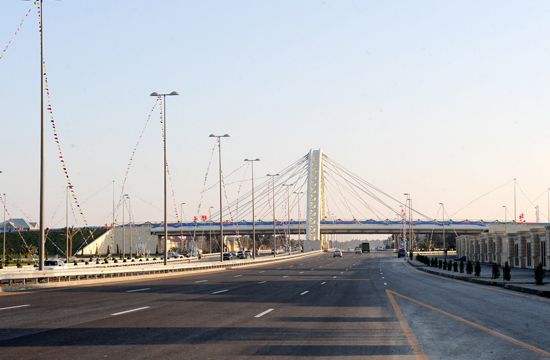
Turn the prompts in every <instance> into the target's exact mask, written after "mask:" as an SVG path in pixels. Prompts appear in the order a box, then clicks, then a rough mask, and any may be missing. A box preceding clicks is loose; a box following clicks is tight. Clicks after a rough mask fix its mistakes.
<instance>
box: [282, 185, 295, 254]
mask: <svg viewBox="0 0 550 360" xmlns="http://www.w3.org/2000/svg"><path fill="white" fill-rule="evenodd" d="M292 185H294V184H283V186H285V187H286V210H287V211H286V212H287V215H288V229H287V230H288V238H287V245H288V246H289V248H290V191H289V187H290V186H292ZM289 254H290V252H289Z"/></svg>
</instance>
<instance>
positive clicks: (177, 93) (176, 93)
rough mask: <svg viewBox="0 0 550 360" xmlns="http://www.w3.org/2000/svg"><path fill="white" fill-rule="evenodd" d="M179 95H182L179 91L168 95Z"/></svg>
mask: <svg viewBox="0 0 550 360" xmlns="http://www.w3.org/2000/svg"><path fill="white" fill-rule="evenodd" d="M179 94H180V93H179V92H177V91H172V92H171V93H170V94H168V95H179Z"/></svg>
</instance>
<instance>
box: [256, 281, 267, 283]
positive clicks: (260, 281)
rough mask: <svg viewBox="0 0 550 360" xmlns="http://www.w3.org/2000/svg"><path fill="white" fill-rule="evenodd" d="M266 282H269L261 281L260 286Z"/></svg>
mask: <svg viewBox="0 0 550 360" xmlns="http://www.w3.org/2000/svg"><path fill="white" fill-rule="evenodd" d="M265 282H267V281H260V282H259V283H258V284H263V283H265Z"/></svg>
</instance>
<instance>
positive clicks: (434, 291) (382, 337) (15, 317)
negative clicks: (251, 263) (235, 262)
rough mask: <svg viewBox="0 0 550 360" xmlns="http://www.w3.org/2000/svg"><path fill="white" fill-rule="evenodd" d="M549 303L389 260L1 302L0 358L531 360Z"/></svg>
mask: <svg viewBox="0 0 550 360" xmlns="http://www.w3.org/2000/svg"><path fill="white" fill-rule="evenodd" d="M549 309H550V302H549V301H548V300H547V299H544V298H539V297H536V296H531V295H525V294H521V293H514V292H508V291H506V290H502V289H496V288H490V287H484V286H479V285H472V284H470V283H464V282H460V281H456V280H450V279H446V278H442V277H437V276H433V275H429V274H426V273H423V272H419V271H417V270H415V269H413V268H411V267H409V266H408V265H407V264H406V262H405V261H403V259H397V258H396V257H395V255H394V254H392V253H378V254H376V253H370V254H362V255H355V254H352V253H344V257H343V258H334V257H332V254H326V253H325V254H320V255H318V256H313V257H309V258H306V259H295V260H289V261H285V262H279V263H275V264H269V265H264V266H258V267H250V268H244V269H243V268H240V269H236V270H225V271H221V272H217V273H207V274H206V273H205V274H196V275H184V276H175V277H170V278H162V279H158V280H150V279H149V280H145V281H140V280H139V279H138V280H135V281H128V282H124V283H113V284H112V285H97V286H87V287H79V288H65V289H63V288H61V289H51V290H42V291H35V292H29V293H24V294H5V295H0V358H1V359H35V358H36V359H48V358H55V359H74V358H79V359H99V358H102V359H103V358H113V359H178V358H181V359H184V358H185V359H270V358H271V359H272V358H275V359H287V358H300V357H304V358H312V359H313V358H338V359H340V358H342V359H346V358H350V359H352V358H353V359H358V358H372V359H414V358H417V359H422V358H429V359H473V358H475V359H539V358H541V359H542V358H547V357H550V342H548V339H547V334H548V333H549V330H550V328H549V327H550V325H549V322H548V319H550V310H549Z"/></svg>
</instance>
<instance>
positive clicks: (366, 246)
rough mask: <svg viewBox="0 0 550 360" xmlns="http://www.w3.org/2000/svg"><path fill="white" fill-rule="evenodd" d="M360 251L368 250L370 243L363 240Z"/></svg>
mask: <svg viewBox="0 0 550 360" xmlns="http://www.w3.org/2000/svg"><path fill="white" fill-rule="evenodd" d="M361 250H362V252H370V243H368V242H364V243H362V244H361Z"/></svg>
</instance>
